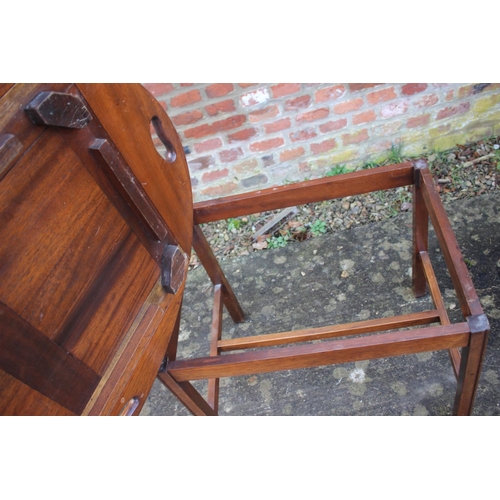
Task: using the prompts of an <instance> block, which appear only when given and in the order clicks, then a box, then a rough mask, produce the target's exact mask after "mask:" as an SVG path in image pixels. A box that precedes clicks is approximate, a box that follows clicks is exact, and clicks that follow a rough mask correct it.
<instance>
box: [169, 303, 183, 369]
mask: <svg viewBox="0 0 500 500" xmlns="http://www.w3.org/2000/svg"><path fill="white" fill-rule="evenodd" d="M181 311H182V299H181V303H180V305H179V312H178V313H177V319H176V320H175V325H174V329H173V330H172V336H171V337H170V341H169V343H168V347H167V352H166V353H165V357H166V358H167V359H168V360H169V361H175V359H176V357H177V344H178V342H179V330H180V327H181Z"/></svg>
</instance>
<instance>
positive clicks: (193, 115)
mask: <svg viewBox="0 0 500 500" xmlns="http://www.w3.org/2000/svg"><path fill="white" fill-rule="evenodd" d="M202 118H203V113H202V112H201V111H199V110H195V111H188V112H187V113H181V114H180V115H176V116H172V122H173V123H174V125H177V126H180V125H191V124H193V123H196V122H197V121H199V120H201V119H202Z"/></svg>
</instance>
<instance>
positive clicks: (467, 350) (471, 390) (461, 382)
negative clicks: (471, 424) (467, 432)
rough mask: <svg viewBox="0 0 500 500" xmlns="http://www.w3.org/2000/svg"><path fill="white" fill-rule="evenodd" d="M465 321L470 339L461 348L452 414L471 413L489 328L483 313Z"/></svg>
mask: <svg viewBox="0 0 500 500" xmlns="http://www.w3.org/2000/svg"><path fill="white" fill-rule="evenodd" d="M467 323H469V327H470V330H471V339H470V343H469V345H468V346H467V347H463V348H462V359H461V363H460V372H459V376H458V381H457V383H458V387H457V394H456V397H455V407H454V408H453V414H454V415H470V414H471V413H472V407H473V404H474V399H475V397H476V390H477V386H478V383H479V377H480V375H481V366H482V364H483V358H484V352H485V349H486V342H487V340H488V333H489V330H490V325H489V322H488V318H487V317H486V315H485V314H480V315H477V316H469V317H468V318H467Z"/></svg>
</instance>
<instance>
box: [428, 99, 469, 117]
mask: <svg viewBox="0 0 500 500" xmlns="http://www.w3.org/2000/svg"><path fill="white" fill-rule="evenodd" d="M469 109H470V102H461V103H460V104H459V105H458V106H451V107H449V108H444V109H442V110H440V111H439V112H438V114H437V116H436V120H443V119H444V118H449V117H450V116H455V115H461V114H463V113H467V111H469Z"/></svg>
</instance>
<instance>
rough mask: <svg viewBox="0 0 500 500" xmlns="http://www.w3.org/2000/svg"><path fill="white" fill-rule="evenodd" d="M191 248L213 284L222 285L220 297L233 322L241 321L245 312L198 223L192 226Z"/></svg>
mask: <svg viewBox="0 0 500 500" xmlns="http://www.w3.org/2000/svg"><path fill="white" fill-rule="evenodd" d="M193 248H194V251H195V252H196V255H197V256H198V258H199V259H200V262H201V264H202V266H203V267H204V268H205V270H206V271H207V274H208V276H209V277H210V279H211V280H212V283H213V284H214V286H215V285H222V299H223V301H224V305H225V306H226V309H227V311H228V312H229V314H230V315H231V318H233V321H234V322H235V323H241V322H242V321H243V320H244V318H245V313H244V312H243V309H242V308H241V306H240V304H239V302H238V299H237V298H236V296H235V295H234V292H233V290H232V288H231V285H230V284H229V282H228V281H227V279H226V276H225V275H224V272H223V271H222V269H221V267H220V265H219V262H218V261H217V259H216V257H215V255H214V253H213V251H212V248H211V247H210V245H209V243H208V241H207V239H206V238H205V235H204V234H203V231H202V230H201V228H200V226H198V225H195V226H194V231H193Z"/></svg>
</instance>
